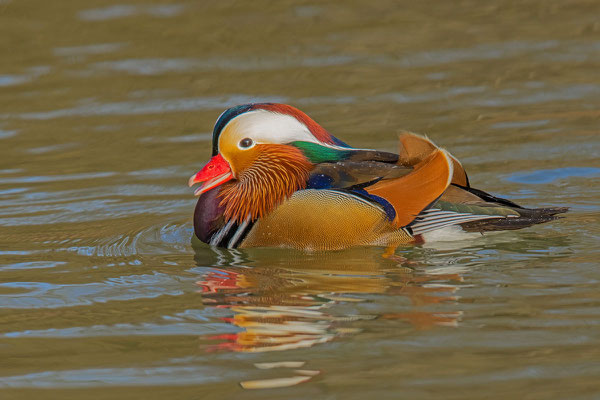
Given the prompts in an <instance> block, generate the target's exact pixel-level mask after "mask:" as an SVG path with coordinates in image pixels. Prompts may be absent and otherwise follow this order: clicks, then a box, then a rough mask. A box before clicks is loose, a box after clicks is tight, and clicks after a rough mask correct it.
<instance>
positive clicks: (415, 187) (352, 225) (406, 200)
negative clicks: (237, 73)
mask: <svg viewBox="0 0 600 400" xmlns="http://www.w3.org/2000/svg"><path fill="white" fill-rule="evenodd" d="M197 183H202V185H201V186H200V187H199V188H198V189H196V191H195V195H197V196H200V198H199V199H198V203H197V205H196V209H195V212H194V231H195V234H196V236H197V237H198V238H199V239H200V240H202V241H203V242H205V243H208V244H210V245H212V246H220V247H228V248H236V247H240V248H247V247H289V248H298V249H311V250H328V249H331V250H333V249H342V248H347V247H350V246H360V245H374V246H386V247H388V248H394V247H395V246H398V245H401V244H408V243H422V242H424V241H428V240H430V239H432V238H434V237H439V236H440V234H441V233H442V232H443V233H444V234H447V235H457V234H458V233H459V232H460V231H462V232H475V233H477V232H486V231H497V230H506V229H519V228H523V227H527V226H531V225H533V224H537V223H542V222H547V221H550V220H553V219H556V218H557V217H556V214H558V213H562V212H565V211H566V210H567V209H566V208H561V207H556V208H537V209H531V208H524V207H521V206H519V205H517V204H515V203H513V202H512V201H510V200H506V199H502V198H499V197H495V196H492V195H490V194H488V193H486V192H483V191H481V190H478V189H475V188H472V187H471V185H470V184H469V179H468V177H467V174H466V173H465V170H464V169H463V167H462V165H461V164H460V162H459V161H458V160H457V159H456V158H454V157H453V156H452V155H450V154H449V153H448V152H447V151H446V150H443V149H441V148H439V147H437V146H436V145H435V144H433V143H432V142H431V141H430V140H429V139H427V138H425V137H422V136H418V135H415V134H412V133H404V134H401V135H400V151H399V154H394V153H388V152H384V151H378V150H371V149H359V148H353V147H351V146H349V145H347V144H346V143H344V142H342V141H341V140H339V139H337V138H336V137H334V136H332V135H331V134H330V133H329V132H327V131H326V130H325V129H324V128H322V127H321V126H320V125H319V124H317V123H316V122H315V121H314V120H312V119H311V118H310V117H309V116H308V115H306V114H305V113H303V112H302V111H300V110H298V109H296V108H294V107H292V106H289V105H285V104H274V103H255V104H245V105H240V106H236V107H232V108H230V109H228V110H226V111H225V112H224V113H223V114H221V116H220V117H219V118H218V119H217V122H216V124H215V127H214V130H213V142H212V158H211V159H210V161H209V162H208V164H206V165H205V166H204V168H202V170H200V172H198V173H197V174H195V175H193V176H192V177H191V178H190V180H189V185H190V186H192V185H194V184H197ZM442 236H443V235H442Z"/></svg>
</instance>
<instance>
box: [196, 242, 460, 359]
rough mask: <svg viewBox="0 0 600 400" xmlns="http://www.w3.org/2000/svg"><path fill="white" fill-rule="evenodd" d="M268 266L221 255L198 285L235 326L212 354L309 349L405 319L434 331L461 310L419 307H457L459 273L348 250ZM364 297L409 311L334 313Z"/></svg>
mask: <svg viewBox="0 0 600 400" xmlns="http://www.w3.org/2000/svg"><path fill="white" fill-rule="evenodd" d="M234 254H235V255H237V256H238V257H239V256H240V254H242V255H243V253H240V252H236V253H234ZM221 255H222V254H221ZM359 256H362V257H359ZM257 258H258V257H257ZM265 261H266V260H265ZM268 263H269V265H268V266H262V265H256V264H257V263H256V262H252V261H249V260H243V259H242V260H239V259H238V260H231V259H227V258H226V257H225V258H224V259H223V258H222V259H221V260H220V262H219V263H218V264H221V265H220V266H219V267H218V268H214V269H212V271H210V272H209V273H208V274H206V275H205V276H204V280H202V281H199V282H197V284H198V285H199V287H200V288H201V290H200V293H201V294H202V298H203V302H204V304H205V305H207V306H214V307H218V308H227V309H229V310H230V311H231V313H232V316H231V317H227V318H223V320H224V321H225V322H227V323H230V324H232V325H235V326H236V327H238V328H240V331H239V332H237V333H232V334H223V335H216V336H212V337H210V339H215V340H220V341H221V343H219V344H217V345H214V346H211V347H210V348H209V351H216V350H229V351H237V352H267V351H283V350H290V349H297V348H305V347H311V346H314V345H315V344H319V343H325V342H329V341H331V340H333V339H334V338H336V337H339V336H342V335H347V334H354V333H357V332H360V330H361V329H359V328H356V327H354V326H356V325H358V324H356V323H355V322H356V321H360V320H374V319H377V318H380V319H386V320H402V321H405V322H407V323H409V324H411V325H412V326H413V327H414V328H416V329H431V328H434V327H436V326H456V325H457V324H458V322H459V319H460V317H461V312H460V311H451V312H434V311H426V310H424V309H423V308H424V307H423V306H427V305H434V306H435V305H440V304H441V303H450V304H456V299H457V297H456V294H455V293H456V291H457V290H458V289H459V287H458V286H457V283H459V282H461V281H462V280H463V279H462V277H461V276H460V274H459V273H458V272H456V271H447V269H444V268H438V269H436V270H431V272H427V269H426V268H419V267H418V266H417V268H407V267H404V266H401V265H397V264H395V263H394V262H392V261H390V260H384V259H382V258H381V256H380V254H374V255H373V257H368V258H365V256H364V253H359V254H353V253H352V252H351V251H349V252H344V253H341V254H340V253H337V254H334V255H331V254H326V255H323V254H313V255H302V254H301V255H300V256H297V255H296V256H295V257H289V254H287V253H284V254H283V257H280V258H271V259H269V260H268ZM244 264H247V265H248V266H245V265H244ZM252 264H254V265H252ZM250 265H252V266H250ZM368 295H387V296H399V297H404V298H406V299H409V300H410V305H408V306H407V305H406V303H403V302H401V301H400V302H398V303H399V306H400V307H401V311H400V312H398V313H382V314H379V315H371V314H369V315H362V314H356V315H342V316H340V315H336V313H335V310H334V309H333V307H334V306H335V305H338V304H342V303H346V304H347V303H351V302H355V303H360V302H365V301H370V300H371V298H372V296H368ZM369 297H371V298H369ZM371 301H372V300H371ZM430 308H431V307H430Z"/></svg>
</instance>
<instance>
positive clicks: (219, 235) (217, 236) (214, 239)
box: [210, 220, 235, 246]
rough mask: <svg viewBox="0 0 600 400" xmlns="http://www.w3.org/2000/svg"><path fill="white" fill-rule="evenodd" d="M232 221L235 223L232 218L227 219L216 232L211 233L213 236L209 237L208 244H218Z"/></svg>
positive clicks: (231, 224)
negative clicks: (225, 223)
mask: <svg viewBox="0 0 600 400" xmlns="http://www.w3.org/2000/svg"><path fill="white" fill-rule="evenodd" d="M234 223H235V221H234V220H231V221H229V222H228V223H227V225H225V226H224V227H222V228H221V229H220V230H219V231H218V232H217V233H215V234H214V235H213V237H212V238H211V239H210V245H211V246H218V245H219V243H220V242H221V240H223V238H224V237H225V235H227V233H228V232H229V230H230V229H231V227H232V226H233V224H234Z"/></svg>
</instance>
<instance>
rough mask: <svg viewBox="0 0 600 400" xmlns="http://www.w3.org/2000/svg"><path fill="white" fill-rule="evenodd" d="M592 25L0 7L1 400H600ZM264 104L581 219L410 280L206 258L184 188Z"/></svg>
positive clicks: (363, 258) (495, 17) (570, 12)
mask: <svg viewBox="0 0 600 400" xmlns="http://www.w3.org/2000/svg"><path fill="white" fill-rule="evenodd" d="M598 11H599V7H598V3H597V1H570V2H562V3H561V2H547V1H541V0H533V1H489V2H480V1H461V2H446V1H437V0H436V1H430V2H424V3H423V4H421V5H418V4H415V3H414V2H393V1H376V2H373V1H343V2H342V1H339V2H334V1H320V2H307V1H295V2H289V1H288V2H277V3H273V2H266V1H253V2H235V1H219V2H192V1H179V2H169V1H164V2H156V3H153V2H140V1H128V2H126V3H119V2H117V1H112V0H108V1H99V0H94V1H86V2H82V1H74V0H72V1H67V0H62V1H56V2H48V1H40V0H29V1H28V0H23V1H16V0H13V1H10V0H8V1H7V0H0V55H1V57H0V398H2V399H30V398H34V396H35V397H44V398H60V399H68V398H73V399H84V398H85V399H88V398H89V399H105V398H106V399H108V398H110V399H114V398H124V399H125V398H126V399H132V398H144V399H165V398H169V399H179V398H181V399H232V398H240V399H255V398H256V399H307V398H313V399H365V398H379V399H398V398H406V399H429V398H443V399H466V398H473V399H481V398H494V399H506V398H519V399H565V398H569V399H595V398H598V397H600V383H599V382H600V380H599V378H600V270H599V268H598V267H599V263H598V259H600V257H599V246H598V244H599V238H600V229H599V220H600V217H599V211H600V207H599V200H600V185H599V182H600V130H599V122H600V107H599V106H600V75H599V74H598V71H599V70H600V23H599V22H598V14H599V12H598ZM250 101H279V102H286V103H290V104H292V105H294V106H297V107H299V108H301V109H302V110H304V111H306V112H307V113H308V114H309V115H311V116H312V117H313V118H314V119H316V120H317V121H318V122H319V123H321V124H322V125H323V126H324V127H325V128H326V129H328V130H330V131H331V132H332V133H334V134H335V135H336V136H338V137H340V138H341V139H342V140H344V141H346V142H348V143H350V144H352V145H355V146H358V147H371V148H377V149H385V150H394V149H395V148H396V143H395V142H396V132H398V131H400V130H402V129H407V130H411V131H415V132H420V133H425V134H427V135H429V137H430V138H432V139H433V140H434V141H435V142H436V143H438V144H440V145H441V146H443V147H445V148H447V149H448V150H450V151H451V152H452V153H453V154H454V155H455V156H457V158H459V159H460V160H461V161H462V162H463V165H464V166H465V167H466V169H467V171H468V172H469V175H470V179H471V182H472V184H473V185H474V186H475V187H479V188H482V189H485V190H488V191H491V192H492V193H494V194H500V195H503V196H506V197H507V198H510V199H511V200H513V201H516V202H519V203H523V204H524V205H527V206H569V207H571V212H570V213H569V214H567V215H566V217H565V218H563V219H561V220H559V221H555V222H553V223H549V224H544V225H540V226H536V227H533V228H530V229H525V230H520V231H513V232H506V233H501V234H497V235H486V236H483V237H481V238H479V239H477V240H470V241H466V242H465V241H458V242H449V243H441V244H437V245H435V246H434V245H427V246H419V247H406V248H401V249H399V250H398V254H399V255H401V256H402V257H404V258H406V262H404V263H402V264H398V263H397V262H393V261H391V260H386V259H384V258H382V257H381V255H382V252H383V249H381V248H356V249H350V250H346V251H338V252H330V253H303V252H299V251H289V250H273V249H253V250H248V251H217V250H213V249H210V248H208V247H206V246H203V245H194V247H192V245H191V244H190V237H191V236H192V224H191V217H192V212H193V208H194V204H195V198H194V197H193V195H192V191H191V190H190V189H189V188H188V187H187V185H186V183H187V179H188V177H189V176H190V175H191V174H192V173H195V172H196V171H198V170H199V169H200V168H201V167H202V165H203V163H204V162H205V161H206V160H207V159H208V157H209V154H210V132H211V130H212V125H213V123H214V121H215V120H216V118H217V117H218V115H219V114H220V113H221V112H222V111H223V110H224V109H225V108H227V107H228V106H231V105H234V104H239V103H245V102H250ZM284 362H285V363H284ZM290 362H291V363H290ZM265 363H277V364H272V365H269V364H266V365H265ZM282 363H283V364H282ZM268 367H270V368H268ZM278 378H291V380H288V381H282V380H276V379H278ZM248 381H250V383H248ZM252 381H258V385H266V386H274V385H276V384H280V385H282V386H283V387H280V388H268V389H251V387H253V386H255V385H257V383H252ZM300 381H303V382H302V383H299V382H300Z"/></svg>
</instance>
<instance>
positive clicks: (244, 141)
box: [240, 138, 254, 148]
mask: <svg viewBox="0 0 600 400" xmlns="http://www.w3.org/2000/svg"><path fill="white" fill-rule="evenodd" d="M252 143H254V142H253V141H252V139H250V138H245V139H242V140H240V147H244V148H248V147H250V146H252Z"/></svg>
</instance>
